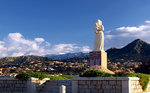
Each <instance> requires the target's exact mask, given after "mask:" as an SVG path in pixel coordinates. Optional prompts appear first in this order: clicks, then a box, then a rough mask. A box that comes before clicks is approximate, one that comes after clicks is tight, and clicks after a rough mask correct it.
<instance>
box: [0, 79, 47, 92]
mask: <svg viewBox="0 0 150 93" xmlns="http://www.w3.org/2000/svg"><path fill="white" fill-rule="evenodd" d="M47 80H49V79H48V78H46V79H43V80H39V79H37V78H29V79H28V80H27V81H23V80H18V79H16V78H6V77H5V78H4V77H3V78H0V93H36V91H37V89H38V88H39V86H41V85H42V84H43V83H44V82H46V81H47Z"/></svg>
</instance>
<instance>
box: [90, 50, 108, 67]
mask: <svg viewBox="0 0 150 93" xmlns="http://www.w3.org/2000/svg"><path fill="white" fill-rule="evenodd" d="M90 66H101V67H103V68H106V69H107V53H106V52H105V51H92V52H90Z"/></svg>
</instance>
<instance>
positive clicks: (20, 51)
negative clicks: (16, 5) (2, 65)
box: [0, 33, 89, 57]
mask: <svg viewBox="0 0 150 93" xmlns="http://www.w3.org/2000/svg"><path fill="white" fill-rule="evenodd" d="M88 49H89V47H88V46H79V45H77V44H56V45H53V46H51V45H50V43H49V42H47V41H45V40H44V38H34V39H33V40H29V39H26V38H24V36H23V35H22V34H21V33H9V34H8V36H7V38H5V39H4V40H3V41H0V57H5V56H23V55H39V56H42V55H47V54H65V53H70V52H80V51H85V52H88Z"/></svg>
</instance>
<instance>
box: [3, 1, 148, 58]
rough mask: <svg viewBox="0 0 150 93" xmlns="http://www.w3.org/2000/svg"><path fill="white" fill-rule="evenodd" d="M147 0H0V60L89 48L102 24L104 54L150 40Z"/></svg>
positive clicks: (91, 48)
mask: <svg viewBox="0 0 150 93" xmlns="http://www.w3.org/2000/svg"><path fill="white" fill-rule="evenodd" d="M149 4H150V0H0V57H6V56H22V55H39V56H43V55H48V54H65V53H72V52H89V51H92V50H93V45H94V37H95V33H94V30H93V26H94V24H95V23H96V21H97V20H98V19H100V20H102V22H103V25H104V35H105V50H107V49H109V48H111V47H117V48H121V47H123V46H125V45H126V44H128V43H130V42H132V41H133V40H135V39H138V38H139V39H142V40H144V41H146V42H150V38H149V37H150V12H149V11H150V5H149Z"/></svg>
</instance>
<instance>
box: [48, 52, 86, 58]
mask: <svg viewBox="0 0 150 93" xmlns="http://www.w3.org/2000/svg"><path fill="white" fill-rule="evenodd" d="M87 55H89V53H82V52H78V53H67V54H62V55H46V57H51V58H53V59H67V58H73V57H84V56H87Z"/></svg>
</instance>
